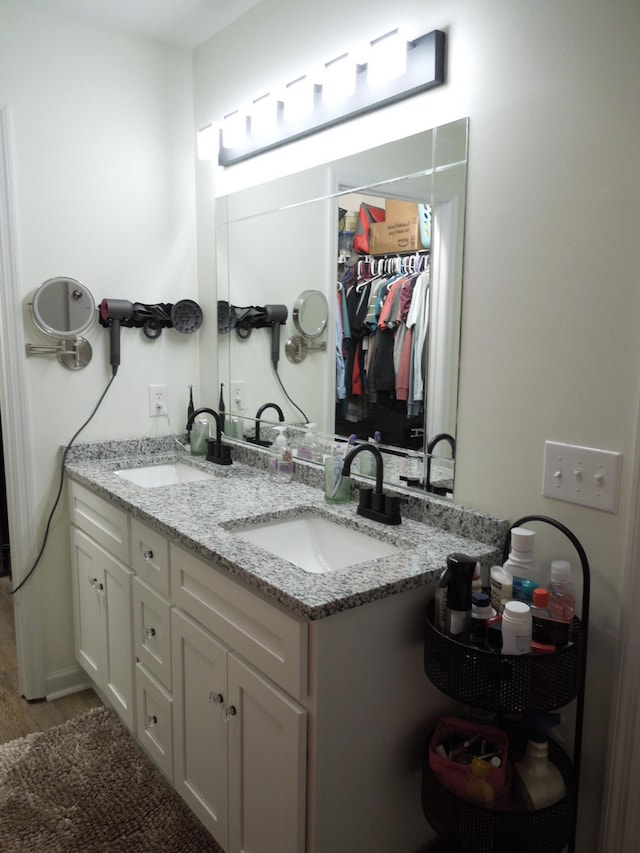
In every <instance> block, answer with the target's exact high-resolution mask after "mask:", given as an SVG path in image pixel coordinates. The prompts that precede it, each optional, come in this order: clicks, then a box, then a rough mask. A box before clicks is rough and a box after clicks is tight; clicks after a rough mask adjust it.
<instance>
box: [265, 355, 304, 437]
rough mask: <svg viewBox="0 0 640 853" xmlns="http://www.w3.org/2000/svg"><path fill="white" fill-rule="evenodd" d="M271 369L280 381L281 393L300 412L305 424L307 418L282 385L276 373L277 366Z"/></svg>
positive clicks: (279, 380) (280, 380)
mask: <svg viewBox="0 0 640 853" xmlns="http://www.w3.org/2000/svg"><path fill="white" fill-rule="evenodd" d="M273 369H274V371H275V374H276V379H277V380H278V382H279V383H280V387H281V388H282V393H283V394H284V396H285V397H286V398H287V400H288V401H289V402H290V403H291V405H292V406H294V407H295V408H296V409H297V410H298V411H299V412H300V414H301V415H302V417H303V418H304V422H305V423H306V424H308V423H309V418H308V417H307V416H306V415H305V413H304V412H303V411H302V409H301V408H300V406H298V404H297V403H294V402H293V400H292V399H291V397H290V396H289V395H288V394H287V389H286V388H285V387H284V385H283V384H282V379H280V374H279V373H278V368H277V367H275V366H274V368H273Z"/></svg>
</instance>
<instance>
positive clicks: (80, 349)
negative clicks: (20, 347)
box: [25, 337, 92, 370]
mask: <svg viewBox="0 0 640 853" xmlns="http://www.w3.org/2000/svg"><path fill="white" fill-rule="evenodd" d="M25 350H26V353H27V356H31V355H55V356H57V358H58V361H59V362H60V364H62V365H63V367H67V368H68V369H69V370H80V369H81V368H83V367H86V366H87V364H89V362H90V361H91V354H92V350H91V344H90V343H89V341H87V340H86V339H85V338H81V337H76V338H65V339H64V340H61V341H60V342H59V343H57V344H25Z"/></svg>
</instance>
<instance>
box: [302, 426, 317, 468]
mask: <svg viewBox="0 0 640 853" xmlns="http://www.w3.org/2000/svg"><path fill="white" fill-rule="evenodd" d="M315 428H316V425H315V424H311V423H308V424H307V425H306V427H305V433H304V436H303V438H302V443H301V445H300V447H299V448H298V456H299V458H300V459H306V460H307V461H308V462H322V445H321V444H320V442H319V441H318V439H317V438H316V434H315V432H314V430H315Z"/></svg>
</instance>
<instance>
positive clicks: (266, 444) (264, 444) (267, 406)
mask: <svg viewBox="0 0 640 853" xmlns="http://www.w3.org/2000/svg"><path fill="white" fill-rule="evenodd" d="M267 409H275V411H276V412H277V413H278V420H279V421H280V423H283V422H284V412H283V411H282V409H281V408H280V406H279V405H278V404H277V403H264V404H263V405H262V406H260V408H259V409H258V411H257V412H256V416H255V422H256V434H255V438H248V439H247V441H250V442H251V444H259V445H260V446H261V447H269V446H270V445H271V442H270V441H265V440H264V439H262V438H260V415H261V414H262V413H263V412H265V411H266V410H267Z"/></svg>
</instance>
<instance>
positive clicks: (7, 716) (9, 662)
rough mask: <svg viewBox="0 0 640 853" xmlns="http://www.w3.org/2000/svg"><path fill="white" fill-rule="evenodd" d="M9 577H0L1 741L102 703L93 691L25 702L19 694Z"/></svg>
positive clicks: (81, 712) (38, 728)
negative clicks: (48, 699)
mask: <svg viewBox="0 0 640 853" xmlns="http://www.w3.org/2000/svg"><path fill="white" fill-rule="evenodd" d="M9 589H10V581H9V578H8V577H3V578H0V743H7V741H10V740H14V739H15V738H19V737H23V736H24V735H26V734H29V733H30V732H38V731H44V730H45V729H50V728H51V727H52V726H57V725H58V724H59V723H64V721H65V720H70V719H71V718H72V717H77V716H78V715H80V714H84V712H85V711H88V710H89V709H90V708H95V707H96V706H98V705H101V704H102V703H101V702H100V699H99V698H98V696H97V695H96V694H95V693H94V692H93V690H83V691H82V692H81V693H74V694H73V695H71V696H65V697H63V698H62V699H56V700H55V701H54V702H47V701H46V700H42V701H39V702H27V701H26V699H23V697H22V696H20V695H19V693H18V669H17V663H16V640H15V630H14V621H13V600H12V598H11V595H10V593H9Z"/></svg>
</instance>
